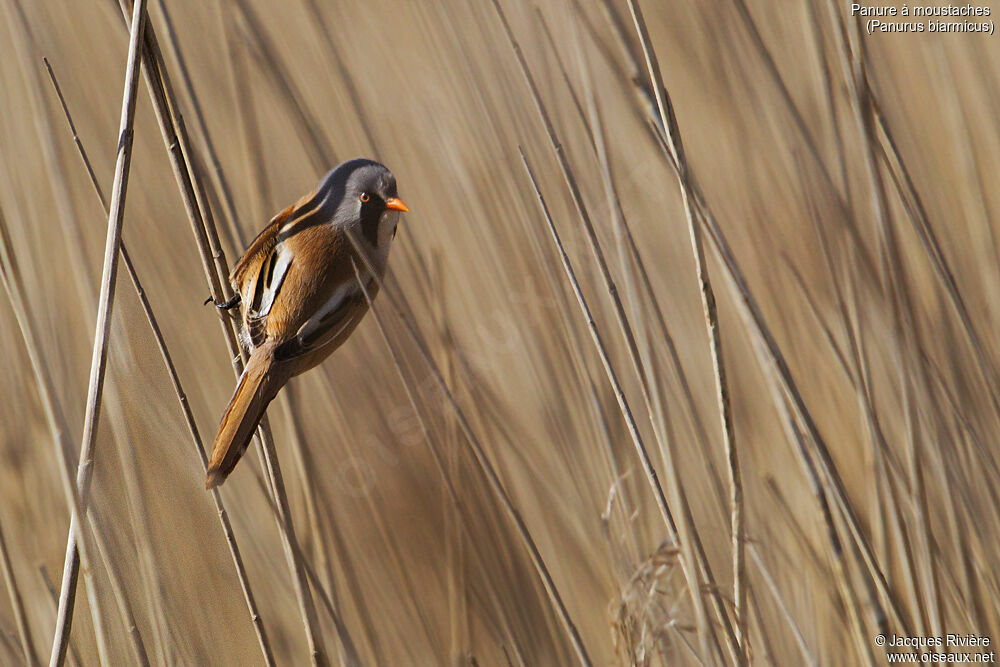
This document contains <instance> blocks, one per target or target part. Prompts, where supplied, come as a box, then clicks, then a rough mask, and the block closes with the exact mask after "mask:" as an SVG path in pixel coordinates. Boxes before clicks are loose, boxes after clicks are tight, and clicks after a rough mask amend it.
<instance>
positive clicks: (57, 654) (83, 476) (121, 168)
mask: <svg viewBox="0 0 1000 667" xmlns="http://www.w3.org/2000/svg"><path fill="white" fill-rule="evenodd" d="M145 26H146V0H136V2H135V6H134V8H133V12H132V30H131V32H130V34H129V44H128V60H127V65H126V68H125V94H124V96H123V99H122V113H121V122H120V123H119V130H118V157H117V160H116V162H115V177H114V184H113V185H112V190H111V206H110V211H109V213H108V235H107V241H106V243H105V248H104V270H103V273H102V276H101V291H100V300H99V302H98V307H97V325H96V331H95V334H94V354H93V358H92V359H91V365H90V382H89V386H88V389H87V407H86V419H85V421H84V424H83V438H82V442H81V445H80V464H79V467H78V468H77V478H76V488H77V491H78V493H79V499H80V508H79V512H77V511H76V508H74V512H73V516H72V518H71V520H70V531H69V533H70V534H69V539H68V545H67V549H66V561H65V566H64V570H63V581H62V586H61V591H60V596H59V618H58V620H57V621H56V629H55V635H54V637H53V640H52V641H53V643H52V660H51V663H50V664H51V665H53V666H55V665H60V664H62V662H63V661H64V660H65V659H66V647H67V643H68V642H69V632H70V627H71V625H72V619H73V614H72V607H73V604H74V602H75V593H76V584H75V580H76V578H77V576H78V575H79V568H80V550H79V543H80V542H82V541H83V540H82V534H83V531H82V529H81V528H80V526H79V524H80V522H81V520H83V519H84V518H85V516H86V511H87V502H88V499H89V495H90V481H91V476H92V473H93V456H94V444H95V442H96V439H97V424H98V420H99V417H100V406H101V396H102V394H103V392H104V378H105V370H106V368H107V361H108V343H109V340H110V337H111V315H112V311H113V306H114V297H115V286H116V278H117V276H118V257H119V246H120V245H121V232H122V224H123V222H124V219H125V196H126V193H127V191H128V176H129V168H130V167H131V163H132V138H133V130H132V125H133V123H134V121H135V98H136V91H137V90H138V88H139V62H140V59H141V57H142V51H141V43H142V38H143V30H144V28H145Z"/></svg>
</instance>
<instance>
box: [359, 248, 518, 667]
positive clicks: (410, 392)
mask: <svg viewBox="0 0 1000 667" xmlns="http://www.w3.org/2000/svg"><path fill="white" fill-rule="evenodd" d="M354 271H355V277H356V279H357V281H358V285H359V286H360V288H361V291H362V293H363V294H364V295H365V300H366V301H367V302H368V307H369V309H370V310H371V311H372V316H373V317H374V318H375V323H376V326H377V328H378V330H379V336H380V338H381V339H382V342H383V343H385V347H386V348H387V349H388V350H389V356H390V357H391V358H392V363H393V366H394V367H395V369H396V374H397V375H398V377H399V380H400V383H401V384H402V385H403V388H404V390H405V391H406V398H407V401H408V402H409V404H410V408H411V409H412V410H413V414H414V415H415V416H416V418H417V423H418V424H419V426H420V434H421V439H422V440H423V442H424V444H426V445H427V449H428V451H430V453H431V458H432V459H433V461H434V465H435V468H436V469H437V471H438V474H439V475H440V476H441V481H442V482H443V483H444V487H445V492H446V494H447V498H448V501H449V502H450V503H451V506H452V507H454V509H455V512H456V516H457V519H458V524H459V526H460V527H461V529H462V531H463V534H464V535H466V536H467V537H468V539H469V544H470V545H471V547H472V550H473V551H474V552H475V558H473V559H471V561H472V562H473V563H475V564H476V565H478V566H479V569H480V573H481V575H482V577H483V580H484V581H485V582H486V585H487V591H488V592H489V594H490V602H491V603H492V604H493V606H494V607H495V608H496V610H497V613H498V614H500V615H501V616H503V618H504V621H505V623H504V634H505V635H506V637H505V638H506V640H507V641H508V642H509V643H510V644H511V645H512V646H513V647H514V649H515V651H516V652H517V655H518V656H520V655H521V648H520V646H518V644H517V642H516V640H515V638H514V635H513V633H512V632H511V630H510V624H509V621H508V619H507V618H506V615H505V614H503V612H502V605H501V604H500V601H499V596H498V595H497V590H496V587H495V586H494V585H493V579H492V577H490V575H489V572H488V571H487V570H486V567H485V563H486V562H487V558H486V554H484V553H483V551H482V547H481V545H480V541H479V540H477V539H475V537H474V535H473V532H472V530H471V528H470V525H472V517H470V516H469V515H468V509H467V506H466V504H465V503H464V502H462V500H461V497H460V495H459V493H458V491H457V490H456V489H455V485H454V483H453V482H452V477H453V476H454V473H453V469H452V466H451V465H450V464H451V463H452V462H451V461H446V458H445V456H444V455H442V454H441V452H440V451H439V449H438V446H437V444H436V440H435V438H433V437H432V436H431V433H430V429H429V428H428V426H427V421H426V419H425V418H424V415H423V412H422V411H421V410H420V407H419V406H418V404H417V389H416V388H415V387H414V386H413V383H412V381H411V380H410V379H409V378H408V377H407V375H406V372H405V371H404V370H403V360H402V358H401V357H400V354H399V352H398V351H397V349H396V346H395V345H393V344H392V342H391V341H390V340H389V336H388V334H387V333H386V331H385V324H384V323H383V321H382V316H381V315H380V314H379V311H378V310H377V309H376V308H375V306H374V304H373V301H372V298H371V295H370V294H369V292H368V289H367V288H366V287H365V285H364V281H363V280H361V277H360V273H359V271H358V268H357V265H356V264H355V265H354ZM521 662H523V660H522V661H521Z"/></svg>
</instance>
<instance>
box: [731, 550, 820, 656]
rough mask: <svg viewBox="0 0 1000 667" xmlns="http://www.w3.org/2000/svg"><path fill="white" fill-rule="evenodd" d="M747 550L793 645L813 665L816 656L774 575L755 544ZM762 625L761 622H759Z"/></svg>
mask: <svg viewBox="0 0 1000 667" xmlns="http://www.w3.org/2000/svg"><path fill="white" fill-rule="evenodd" d="M747 551H749V552H750V558H751V559H752V560H753V562H754V565H756V566H757V569H758V570H760V574H761V576H762V577H763V578H764V583H765V584H766V585H767V589H768V590H769V591H770V592H771V597H773V598H774V601H775V603H776V604H777V605H778V609H780V610H781V615H782V617H784V619H785V622H786V623H787V624H788V627H789V629H790V630H791V631H792V637H793V638H794V639H795V645H796V646H798V648H799V652H800V653H801V654H802V660H803V662H805V664H807V665H810V666H812V667H815V665H818V664H819V663H818V662H817V661H816V656H814V655H813V654H812V652H811V651H810V650H809V647H808V646H807V645H806V640H805V637H803V636H802V630H801V629H799V625H798V623H796V622H795V617H794V616H793V615H792V612H791V610H790V609H789V608H788V604H786V603H785V598H784V597H782V595H781V590H780V589H779V588H778V584H777V583H775V581H774V577H773V576H771V572H770V570H769V569H768V567H767V564H766V563H764V559H763V558H761V557H760V553H759V552H758V551H757V545H755V544H754V543H753V542H751V543H750V544H749V545H748V546H747ZM761 627H763V624H761Z"/></svg>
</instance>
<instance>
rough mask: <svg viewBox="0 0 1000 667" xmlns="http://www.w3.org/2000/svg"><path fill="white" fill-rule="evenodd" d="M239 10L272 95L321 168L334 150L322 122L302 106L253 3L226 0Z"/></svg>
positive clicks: (332, 158) (327, 164) (319, 169)
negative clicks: (287, 113)
mask: <svg viewBox="0 0 1000 667" xmlns="http://www.w3.org/2000/svg"><path fill="white" fill-rule="evenodd" d="M229 1H230V2H232V3H233V5H234V6H235V7H236V8H237V9H238V10H239V15H240V17H241V18H242V19H243V23H244V25H245V27H246V28H247V30H248V31H249V35H248V36H249V37H250V39H251V41H252V42H253V46H254V55H255V56H256V57H257V60H258V63H259V65H260V66H261V68H262V69H263V71H264V73H265V74H267V77H268V81H270V82H271V85H272V86H273V87H274V88H275V90H276V93H277V94H276V95H275V97H276V99H277V100H278V101H279V102H281V103H282V104H283V105H285V107H286V108H288V109H289V111H291V113H292V115H293V116H294V118H295V121H296V122H295V123H294V127H295V131H296V132H298V133H299V139H300V140H301V143H302V148H303V149H304V150H305V151H306V153H307V154H308V155H309V162H310V164H311V165H312V167H313V169H314V170H315V171H317V172H325V171H326V170H327V169H329V167H330V165H331V164H335V163H336V151H335V150H334V149H333V146H332V145H331V144H330V141H329V139H328V138H327V136H326V133H325V132H324V131H323V126H322V123H320V122H319V119H317V118H316V116H315V115H314V114H313V113H311V112H310V111H309V110H308V109H307V108H306V106H305V99H306V98H305V95H303V94H302V91H301V90H299V88H298V86H297V85H296V84H295V77H293V76H292V74H291V72H289V71H288V68H287V67H286V66H285V64H284V61H283V60H282V59H281V57H280V56H279V55H278V50H277V48H276V47H275V45H274V43H273V42H272V41H271V39H270V37H268V35H267V32H266V31H265V30H264V27H263V25H262V24H261V20H260V18H259V17H258V16H257V14H256V12H255V11H254V9H253V7H251V6H250V4H249V3H248V2H247V0H229Z"/></svg>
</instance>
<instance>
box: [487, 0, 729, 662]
mask: <svg viewBox="0 0 1000 667" xmlns="http://www.w3.org/2000/svg"><path fill="white" fill-rule="evenodd" d="M493 7H494V9H495V11H496V13H497V16H498V18H499V19H500V22H501V24H502V26H503V29H504V34H505V36H506V38H507V42H508V44H509V45H510V47H511V50H512V51H513V52H514V56H515V58H516V59H517V62H518V65H519V67H520V70H521V74H522V75H523V77H524V79H525V83H526V84H527V86H528V89H529V91H530V92H531V96H532V99H533V100H534V103H535V109H536V110H537V111H538V113H539V116H540V117H541V120H542V124H543V126H544V128H545V131H546V134H547V135H548V138H549V142H550V144H551V146H552V149H553V152H554V153H555V156H556V159H557V160H558V162H559V166H560V169H561V171H562V174H563V177H564V180H565V182H566V185H567V187H568V188H569V190H570V193H571V194H572V198H573V203H574V205H575V207H576V210H577V213H578V214H579V216H580V219H581V221H582V222H583V226H584V230H585V231H586V234H587V238H588V241H589V244H590V248H591V251H592V253H593V255H594V260H595V262H596V263H597V265H598V267H599V268H600V269H601V275H602V278H603V279H604V283H605V286H606V288H607V290H608V293H609V295H610V297H611V300H612V303H613V305H614V309H615V315H616V318H617V322H618V325H619V329H620V331H621V333H622V336H623V338H624V339H625V342H626V344H627V345H626V347H627V349H628V352H629V359H630V361H631V363H632V365H633V368H634V370H635V372H636V375H637V376H638V377H639V380H640V382H639V385H640V387H641V388H642V394H643V399H644V401H645V403H646V407H647V412H648V413H649V416H650V419H651V420H652V422H653V432H654V436H655V437H656V439H657V442H658V444H659V446H660V450H661V451H666V446H665V444H664V441H665V439H666V434H665V433H663V431H661V429H660V428H659V425H660V424H659V423H658V422H657V421H656V420H655V419H654V418H653V414H654V412H653V409H652V404H651V399H650V394H649V389H648V378H647V373H646V371H645V369H644V368H643V366H642V363H641V361H640V358H639V357H640V355H639V351H638V345H637V344H636V340H635V336H634V334H633V332H632V328H631V326H630V325H629V322H628V317H627V316H626V315H625V310H624V307H623V306H622V303H621V299H620V297H619V296H618V289H617V287H616V286H615V283H614V280H613V279H612V277H611V274H610V271H609V270H608V266H607V262H606V261H605V259H604V254H603V252H602V250H601V248H600V244H599V242H598V241H597V236H596V233H595V231H594V226H593V223H592V222H591V219H590V215H589V213H588V211H587V207H586V204H585V203H584V201H583V197H582V195H581V193H580V190H579V186H578V185H577V183H576V179H575V177H574V176H573V173H572V169H571V168H570V167H569V163H568V161H567V159H566V156H565V153H564V152H563V149H562V145H561V144H560V142H559V139H558V137H557V135H556V133H555V128H554V127H553V125H552V122H551V120H550V118H549V114H548V111H547V110H546V108H545V105H544V103H543V102H542V99H541V95H540V94H539V92H538V87H537V85H536V84H535V80H534V77H533V76H532V74H531V70H530V69H529V67H528V65H527V62H526V61H525V59H524V55H523V53H522V51H521V47H520V44H519V43H518V42H517V40H516V39H515V37H514V33H513V31H512V30H511V28H510V24H509V23H508V22H507V17H506V15H505V14H504V12H503V9H502V8H501V6H500V4H499V2H498V0H493ZM522 157H523V156H522ZM525 166H526V167H527V164H525ZM539 196H540V195H539ZM605 369H606V370H609V369H610V366H609V365H607V364H606V365H605ZM613 384H614V382H613ZM615 393H616V396H617V397H618V400H619V407H620V408H622V412H623V416H625V419H626V423H627V424H628V427H629V431H630V434H631V435H632V440H633V443H634V444H635V445H636V451H637V453H638V455H639V458H640V462H641V463H642V466H643V470H644V472H645V473H646V480H647V483H648V484H649V485H650V488H651V490H652V491H653V495H654V498H655V500H656V502H657V506H658V508H659V509H660V513H661V516H662V517H663V519H664V522H665V524H666V526H667V529H668V531H670V534H671V535H672V536H673V537H674V538H675V539H676V538H677V536H678V533H677V524H676V523H674V520H673V517H672V516H670V510H669V509H668V506H667V501H666V496H665V495H664V493H663V489H662V487H661V486H660V483H659V480H658V478H657V476H656V471H655V468H654V467H653V464H652V461H651V460H650V459H649V455H648V452H647V451H646V448H645V445H644V444H643V443H642V438H641V436H640V434H639V431H638V428H637V426H636V424H635V420H634V417H633V415H632V413H631V409H630V408H626V407H625V406H624V404H623V403H622V400H623V399H624V393H620V392H619V391H618V390H616V391H615ZM682 510H683V508H682ZM685 532H686V533H688V531H685ZM688 534H689V535H690V536H691V538H692V540H691V541H693V542H695V543H696V544H695V546H696V548H697V544H698V543H699V542H700V540H698V538H697V533H695V532H694V531H693V530H692V531H690V532H689V533H688ZM687 543H688V541H687V540H684V541H683V545H687ZM685 548H686V546H685ZM696 553H699V554H700V553H701V549H697V551H696ZM681 563H682V568H683V569H684V572H685V574H686V576H688V577H689V590H690V593H691V596H692V601H693V604H694V606H695V610H696V614H697V616H698V618H699V619H700V620H699V623H698V628H699V632H702V633H703V632H704V631H705V630H706V628H707V629H709V630H710V631H711V635H712V637H713V639H715V634H714V627H713V626H710V625H709V624H708V623H707V622H705V620H704V619H705V618H707V617H706V615H705V612H704V607H703V604H702V600H701V599H700V595H701V587H700V585H699V584H698V580H697V578H698V573H697V567H700V568H701V569H702V570H704V571H705V572H706V576H707V579H708V586H709V590H713V591H714V590H717V587H716V586H715V582H714V579H713V578H712V575H711V569H710V567H709V564H708V561H707V559H705V558H701V561H700V562H698V563H697V564H696V567H695V568H693V569H692V568H691V567H690V565H693V564H695V563H694V562H692V559H691V558H690V557H689V558H683V559H681ZM712 599H713V601H714V602H715V609H716V613H717V614H718V616H719V620H720V622H721V623H722V625H723V628H724V629H725V630H726V632H727V639H728V640H729V646H730V649H731V650H732V649H733V646H734V645H735V641H736V640H735V636H734V635H733V632H732V628H731V625H730V622H729V617H728V615H727V614H726V612H725V609H724V607H723V606H722V603H721V600H719V599H718V598H717V597H715V596H713V597H712ZM702 637H703V639H702V643H703V649H705V648H706V647H707V639H705V636H704V634H703V635H702ZM715 641H716V643H717V640H715ZM733 652H734V654H735V653H736V651H733Z"/></svg>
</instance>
